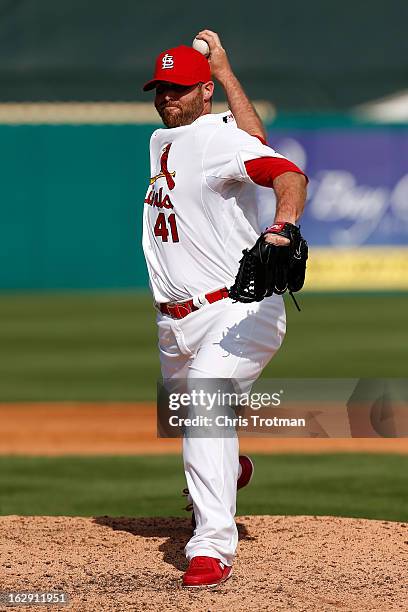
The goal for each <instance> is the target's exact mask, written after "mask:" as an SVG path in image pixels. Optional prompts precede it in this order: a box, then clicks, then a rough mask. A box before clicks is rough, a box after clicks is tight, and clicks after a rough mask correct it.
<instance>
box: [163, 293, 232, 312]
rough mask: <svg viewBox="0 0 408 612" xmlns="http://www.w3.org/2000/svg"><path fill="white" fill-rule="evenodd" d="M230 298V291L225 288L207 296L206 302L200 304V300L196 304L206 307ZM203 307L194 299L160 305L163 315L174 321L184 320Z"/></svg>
mask: <svg viewBox="0 0 408 612" xmlns="http://www.w3.org/2000/svg"><path fill="white" fill-rule="evenodd" d="M227 297H228V289H227V288H226V287H223V288H222V289H216V290H215V291H211V292H210V293H206V294H205V300H203V301H202V302H200V298H197V299H196V302H198V303H199V304H201V306H204V305H205V304H207V303H208V304H213V303H214V302H218V301H219V300H223V299H224V298H227ZM201 306H196V305H195V304H194V301H193V299H192V298H191V299H190V300H187V301H186V302H168V303H167V304H158V307H159V310H160V312H162V313H163V314H166V315H169V316H170V317H173V319H183V318H184V317H186V316H187V315H188V314H190V312H194V311H195V310H199V309H200V307H201Z"/></svg>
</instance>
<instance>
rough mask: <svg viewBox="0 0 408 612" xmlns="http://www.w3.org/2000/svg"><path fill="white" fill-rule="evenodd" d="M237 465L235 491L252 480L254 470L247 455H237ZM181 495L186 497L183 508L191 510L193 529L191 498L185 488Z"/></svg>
mask: <svg viewBox="0 0 408 612" xmlns="http://www.w3.org/2000/svg"><path fill="white" fill-rule="evenodd" d="M239 465H240V466H241V475H240V476H239V478H238V480H237V491H239V489H243V488H244V487H246V486H247V485H249V483H250V482H251V480H252V476H253V475H254V470H255V467H254V464H253V461H252V460H251V459H250V458H249V457H248V455H240V456H239ZM183 495H184V496H185V497H187V501H188V505H187V506H186V507H185V510H187V512H192V514H191V526H192V528H193V529H195V528H196V521H195V516H194V510H193V500H192V499H191V496H190V493H189V492H188V489H187V488H186V489H183Z"/></svg>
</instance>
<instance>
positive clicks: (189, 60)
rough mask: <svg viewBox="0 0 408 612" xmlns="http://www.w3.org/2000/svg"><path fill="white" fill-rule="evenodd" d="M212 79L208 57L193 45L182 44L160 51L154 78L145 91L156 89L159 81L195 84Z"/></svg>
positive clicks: (146, 84) (144, 87) (144, 88)
mask: <svg viewBox="0 0 408 612" xmlns="http://www.w3.org/2000/svg"><path fill="white" fill-rule="evenodd" d="M210 80H211V70H210V64H209V63H208V60H207V58H206V57H204V55H202V54H201V53H200V52H199V51H196V50H195V49H193V47H187V46H186V45H181V46H180V47H174V48H173V49H167V51H163V53H160V55H159V57H158V58H157V60H156V65H155V70H154V76H153V79H152V80H151V81H148V82H147V83H145V84H144V86H143V91H149V90H150V89H154V88H155V87H156V85H157V82H158V81H166V82H167V83H176V84H177V85H195V84H196V83H206V82H207V81H210Z"/></svg>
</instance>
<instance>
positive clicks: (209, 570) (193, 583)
mask: <svg viewBox="0 0 408 612" xmlns="http://www.w3.org/2000/svg"><path fill="white" fill-rule="evenodd" d="M231 574H232V567H229V566H228V565H224V564H223V563H222V562H221V561H220V560H219V559H214V557H193V558H192V559H191V561H190V565H189V566H188V570H187V571H186V573H185V574H184V576H183V586H185V587H214V586H217V584H221V582H224V581H225V580H228V578H229V577H230V576H231Z"/></svg>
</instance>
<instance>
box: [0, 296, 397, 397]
mask: <svg viewBox="0 0 408 612" xmlns="http://www.w3.org/2000/svg"><path fill="white" fill-rule="evenodd" d="M300 302H301V306H302V312H301V313H298V312H297V311H296V310H295V308H294V306H293V304H292V302H291V300H290V299H288V300H287V313H288V333H287V337H286V339H285V342H284V345H283V347H282V349H281V350H280V352H279V353H278V354H277V355H276V357H275V358H274V359H273V360H272V362H271V363H270V364H269V366H268V367H267V368H266V369H265V372H264V376H266V377H268V378H270V377H273V376H275V377H279V378H285V377H300V378H304V377H319V378H324V377H344V378H347V377H350V378H356V377H357V378H358V377H393V376H395V377H405V376H406V375H407V346H408V325H407V316H408V315H407V313H408V294H397V295H389V294H388V295H387V294H383V295H381V294H379V295H329V294H327V295H312V294H307V293H304V294H302V295H301V296H300ZM158 376H159V361H158V356H157V339H156V327H155V312H154V310H153V308H152V302H151V298H150V295H147V294H137V293H131V292H128V293H108V292H105V293H91V292H89V293H86V292H84V293H77V294H75V293H59V294H15V295H3V296H2V297H1V300H0V401H45V400H83V401H86V400H96V401H97V400H101V401H108V400H154V399H155V389H156V387H155V381H156V379H157V377H158Z"/></svg>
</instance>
